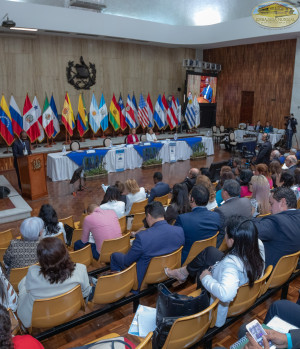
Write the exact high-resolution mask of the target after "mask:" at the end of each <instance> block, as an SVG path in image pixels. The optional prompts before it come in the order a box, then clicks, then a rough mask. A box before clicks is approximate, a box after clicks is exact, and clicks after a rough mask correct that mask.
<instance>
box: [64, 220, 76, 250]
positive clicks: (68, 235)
mask: <svg viewBox="0 0 300 349" xmlns="http://www.w3.org/2000/svg"><path fill="white" fill-rule="evenodd" d="M64 228H65V232H66V239H67V242H66V244H67V245H68V246H71V243H72V237H73V231H74V230H75V229H74V228H72V227H70V226H69V224H64Z"/></svg>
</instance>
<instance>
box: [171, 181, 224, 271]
mask: <svg viewBox="0 0 300 349" xmlns="http://www.w3.org/2000/svg"><path fill="white" fill-rule="evenodd" d="M208 200H209V191H208V189H207V188H206V187H205V186H204V185H201V184H199V185H195V186H194V188H193V189H192V190H191V192H190V206H191V208H192V212H189V213H184V214H181V215H179V216H178V217H177V219H176V222H175V225H177V226H180V227H182V228H183V231H184V237H185V244H184V247H183V250H182V257H181V264H182V263H184V261H185V260H186V257H187V256H188V254H189V252H190V249H191V247H192V245H193V243H194V242H195V241H198V240H204V239H208V238H210V237H212V236H214V235H215V234H216V233H217V232H218V230H220V227H221V219H220V216H219V215H218V214H217V213H215V212H211V211H209V210H208V209H207V208H206V205H207V203H208Z"/></svg>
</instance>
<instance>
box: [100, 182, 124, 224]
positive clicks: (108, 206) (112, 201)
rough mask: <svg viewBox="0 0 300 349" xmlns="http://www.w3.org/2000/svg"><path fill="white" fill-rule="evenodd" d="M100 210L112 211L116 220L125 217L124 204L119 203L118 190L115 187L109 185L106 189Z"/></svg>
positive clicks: (119, 195)
mask: <svg viewBox="0 0 300 349" xmlns="http://www.w3.org/2000/svg"><path fill="white" fill-rule="evenodd" d="M100 208H102V210H114V211H115V212H116V214H117V216H118V218H121V217H123V216H124V215H125V203H124V202H123V201H121V194H120V190H119V189H118V188H117V187H115V186H113V185H111V186H109V187H108V188H107V190H106V193H105V195H104V198H103V200H102V202H101V205H100Z"/></svg>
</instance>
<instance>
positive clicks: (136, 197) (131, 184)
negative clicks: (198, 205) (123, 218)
mask: <svg viewBox="0 0 300 349" xmlns="http://www.w3.org/2000/svg"><path fill="white" fill-rule="evenodd" d="M125 186H126V189H127V191H128V194H127V195H126V198H127V200H126V212H125V213H126V215H128V214H129V212H130V210H131V206H132V204H133V203H134V202H138V201H143V200H145V199H146V192H145V188H143V187H141V188H140V187H139V185H138V184H137V181H136V180H135V179H127V181H126V182H125Z"/></svg>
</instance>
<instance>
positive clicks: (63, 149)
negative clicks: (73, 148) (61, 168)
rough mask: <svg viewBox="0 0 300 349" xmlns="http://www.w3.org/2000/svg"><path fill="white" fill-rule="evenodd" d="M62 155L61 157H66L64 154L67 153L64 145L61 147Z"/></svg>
mask: <svg viewBox="0 0 300 349" xmlns="http://www.w3.org/2000/svg"><path fill="white" fill-rule="evenodd" d="M62 153H63V155H66V153H67V151H66V146H65V145H63V148H62Z"/></svg>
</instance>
